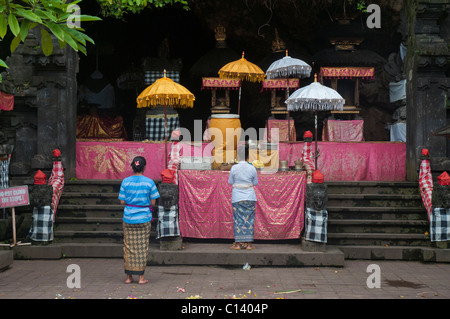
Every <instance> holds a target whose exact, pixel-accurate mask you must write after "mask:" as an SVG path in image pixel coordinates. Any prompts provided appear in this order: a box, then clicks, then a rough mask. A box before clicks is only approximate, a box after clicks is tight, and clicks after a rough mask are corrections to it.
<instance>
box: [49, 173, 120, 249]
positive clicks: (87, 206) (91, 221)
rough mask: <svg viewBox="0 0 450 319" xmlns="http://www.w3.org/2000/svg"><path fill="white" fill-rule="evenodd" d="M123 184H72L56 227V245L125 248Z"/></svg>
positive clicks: (59, 212) (68, 185)
mask: <svg viewBox="0 0 450 319" xmlns="http://www.w3.org/2000/svg"><path fill="white" fill-rule="evenodd" d="M120 183H121V181H120V180H83V181H69V182H66V184H65V186H64V192H63V194H62V196H61V199H60V202H59V206H58V210H57V213H56V219H55V225H54V242H55V243H110V244H121V243H122V242H123V241H122V237H123V231H122V216H123V206H122V205H120V204H119V200H118V198H117V197H118V195H119V188H120Z"/></svg>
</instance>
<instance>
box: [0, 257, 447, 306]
mask: <svg viewBox="0 0 450 319" xmlns="http://www.w3.org/2000/svg"><path fill="white" fill-rule="evenodd" d="M72 264H75V265H78V266H79V267H80V268H79V270H80V272H79V273H80V288H76V287H75V288H73V287H72V288H70V287H68V286H67V280H68V278H69V276H72V277H71V278H73V275H74V274H75V272H72V271H68V266H69V265H72ZM371 264H376V265H378V266H379V274H380V277H379V278H380V281H379V282H380V288H369V287H368V286H367V279H368V277H369V276H371V275H375V274H376V272H375V273H374V272H372V270H369V271H368V266H369V265H371ZM250 266H251V265H250ZM146 277H147V279H149V281H150V282H149V283H148V284H146V285H139V284H137V283H136V284H125V283H123V281H124V279H125V274H124V272H123V260H122V259H121V258H112V259H102V258H92V259H91V258H70V259H69V258H67V259H59V260H14V262H13V263H12V265H11V266H10V267H9V268H7V269H5V270H3V271H1V272H0V299H178V300H179V299H204V300H206V299H214V300H219V299H245V300H246V302H252V300H253V302H256V300H257V299H258V300H261V299H264V300H268V299H380V298H381V299H449V298H450V264H448V263H445V264H440V263H422V262H414V261H408V262H404V261H370V260H346V261H345V266H344V267H296V268H291V267H251V268H250V269H249V270H244V269H243V268H242V267H218V266H148V267H147V269H146ZM369 282H371V283H373V282H374V281H370V280H369ZM69 283H71V284H74V283H76V281H74V280H70V279H69Z"/></svg>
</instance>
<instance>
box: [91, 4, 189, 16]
mask: <svg viewBox="0 0 450 319" xmlns="http://www.w3.org/2000/svg"><path fill="white" fill-rule="evenodd" d="M97 2H98V3H99V4H100V8H101V11H102V15H103V16H111V17H115V18H122V17H123V16H124V15H125V14H127V13H139V12H141V11H143V10H144V9H148V8H162V7H166V6H180V7H181V8H182V9H184V10H189V4H188V0H97Z"/></svg>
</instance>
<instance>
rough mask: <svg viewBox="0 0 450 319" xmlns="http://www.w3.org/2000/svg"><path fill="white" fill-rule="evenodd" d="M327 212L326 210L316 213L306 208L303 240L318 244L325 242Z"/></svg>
mask: <svg viewBox="0 0 450 319" xmlns="http://www.w3.org/2000/svg"><path fill="white" fill-rule="evenodd" d="M327 221H328V211H327V210H326V209H323V210H320V211H316V210H315V209H313V208H308V207H307V208H306V225H305V239H306V240H309V241H315V242H320V243H326V242H327Z"/></svg>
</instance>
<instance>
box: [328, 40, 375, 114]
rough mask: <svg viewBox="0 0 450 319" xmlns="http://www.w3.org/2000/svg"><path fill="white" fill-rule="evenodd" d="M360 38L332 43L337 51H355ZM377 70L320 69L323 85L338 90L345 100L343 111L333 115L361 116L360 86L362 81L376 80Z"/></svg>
mask: <svg viewBox="0 0 450 319" xmlns="http://www.w3.org/2000/svg"><path fill="white" fill-rule="evenodd" d="M362 41H363V39H360V38H333V39H330V43H331V44H332V45H334V48H335V50H336V51H347V52H352V51H355V50H356V49H355V46H356V45H359V44H361V42H362ZM374 73H375V68H374V67H367V66H351V65H348V66H345V65H342V66H322V67H321V68H320V75H321V82H322V84H324V85H326V86H329V87H331V88H332V89H334V90H336V91H337V92H338V93H339V94H340V95H341V96H342V97H343V98H344V99H345V105H344V109H343V110H342V111H332V112H331V113H333V114H354V115H356V114H359V112H360V108H359V107H360V103H359V85H360V82H361V80H370V79H373V78H374Z"/></svg>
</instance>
